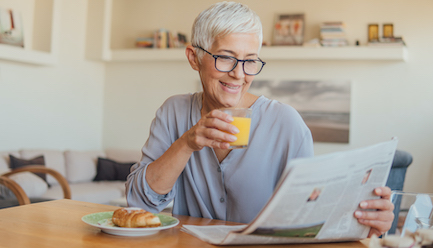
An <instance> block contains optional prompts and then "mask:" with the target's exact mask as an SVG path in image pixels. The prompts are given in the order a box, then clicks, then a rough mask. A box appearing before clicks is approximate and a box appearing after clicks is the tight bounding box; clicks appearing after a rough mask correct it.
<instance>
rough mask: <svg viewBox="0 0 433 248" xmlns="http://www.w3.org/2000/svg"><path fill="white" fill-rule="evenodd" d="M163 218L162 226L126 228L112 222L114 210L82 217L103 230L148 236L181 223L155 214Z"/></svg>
mask: <svg viewBox="0 0 433 248" xmlns="http://www.w3.org/2000/svg"><path fill="white" fill-rule="evenodd" d="M155 216H157V217H158V218H159V219H160V220H161V226H159V227H148V228H125V227H118V226H116V225H114V224H113V223H112V222H111V218H112V217H113V211H110V212H99V213H94V214H88V215H85V216H83V218H81V220H82V221H84V223H86V224H88V225H91V226H94V227H97V228H100V229H101V230H102V231H103V232H105V233H109V234H113V235H120V236H147V235H152V234H155V233H157V232H159V231H161V230H164V229H168V228H172V227H174V226H177V225H178V224H179V220H178V219H176V218H174V217H171V216H167V215H163V214H155Z"/></svg>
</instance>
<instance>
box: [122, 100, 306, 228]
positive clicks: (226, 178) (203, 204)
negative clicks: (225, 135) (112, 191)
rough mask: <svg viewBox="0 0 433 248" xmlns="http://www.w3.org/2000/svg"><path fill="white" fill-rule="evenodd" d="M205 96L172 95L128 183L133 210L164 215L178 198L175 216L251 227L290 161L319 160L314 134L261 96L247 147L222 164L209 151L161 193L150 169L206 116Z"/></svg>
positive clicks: (194, 158)
mask: <svg viewBox="0 0 433 248" xmlns="http://www.w3.org/2000/svg"><path fill="white" fill-rule="evenodd" d="M201 108H202V92H199V93H195V94H187V95H177V96H173V97H170V98H169V99H167V100H166V101H165V103H164V104H163V105H162V106H161V107H160V108H159V109H158V111H157V113H156V117H155V119H154V120H153V121H152V125H151V128H150V135H149V138H148V140H147V142H146V144H145V145H144V147H143V149H142V153H143V156H142V159H141V161H140V162H139V163H137V164H135V165H134V166H133V167H132V168H131V174H130V175H129V176H128V180H127V183H126V195H127V201H128V205H129V206H133V207H141V208H143V209H145V210H147V211H150V212H154V213H156V212H160V211H161V210H162V209H164V208H165V207H166V206H167V204H168V203H169V202H170V201H171V200H172V199H174V205H173V214H180V215H190V216H195V217H204V218H213V219H221V220H229V221H235V222H241V223H248V222H250V221H251V220H253V219H254V217H255V216H256V215H257V214H258V213H259V212H260V210H261V209H262V208H263V207H264V205H265V204H266V202H267V201H268V199H269V198H270V196H271V195H272V193H273V191H274V188H275V186H276V184H277V182H278V179H279V178H280V175H281V173H282V171H283V169H284V167H285V166H286V164H287V163H288V161H289V160H290V159H293V158H298V157H310V156H313V140H312V137H311V132H310V130H309V129H308V127H307V126H306V125H305V123H304V121H303V120H302V118H301V116H300V115H299V114H298V112H297V111H296V110H295V109H293V108H292V107H291V106H289V105H287V104H283V103H280V102H278V101H275V100H269V99H267V98H266V97H264V96H260V97H259V98H258V99H257V100H256V102H255V103H254V104H253V106H252V107H251V108H252V109H253V113H252V121H251V132H250V142H249V146H248V148H247V149H234V150H232V151H231V152H230V153H229V154H228V155H227V157H226V158H225V159H224V160H223V161H222V162H221V163H219V162H218V159H217V157H216V155H215V153H214V150H213V149H212V148H209V147H205V148H203V149H202V150H200V151H196V152H194V153H193V154H192V156H191V158H190V159H189V161H188V163H187V164H186V166H185V169H184V170H183V172H182V174H181V175H180V176H179V178H178V179H177V181H176V183H175V185H174V187H173V189H172V190H171V191H170V192H169V193H168V194H166V195H159V194H157V193H155V192H154V191H153V190H152V189H151V188H150V187H149V185H148V184H147V182H146V180H145V174H146V169H147V166H148V165H149V164H150V163H152V162H153V161H154V160H156V159H157V158H159V157H160V156H161V155H162V154H163V153H164V152H165V151H166V150H167V149H168V148H169V147H170V146H171V144H172V143H173V142H174V141H175V140H177V139H178V138H180V137H181V136H182V134H184V133H185V132H186V131H187V130H189V129H190V128H191V127H192V126H194V125H195V124H196V123H197V122H198V121H199V120H200V118H201V114H200V110H201Z"/></svg>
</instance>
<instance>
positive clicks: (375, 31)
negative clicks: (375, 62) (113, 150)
mask: <svg viewBox="0 0 433 248" xmlns="http://www.w3.org/2000/svg"><path fill="white" fill-rule="evenodd" d="M374 41H379V25H378V24H369V25H368V42H374Z"/></svg>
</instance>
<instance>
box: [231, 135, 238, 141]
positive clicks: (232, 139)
mask: <svg viewBox="0 0 433 248" xmlns="http://www.w3.org/2000/svg"><path fill="white" fill-rule="evenodd" d="M237 139H238V138H237V137H236V136H233V135H230V136H229V141H230V142H233V141H236V140H237Z"/></svg>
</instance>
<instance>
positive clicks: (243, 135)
mask: <svg viewBox="0 0 433 248" xmlns="http://www.w3.org/2000/svg"><path fill="white" fill-rule="evenodd" d="M230 124H232V125H234V126H236V127H237V128H238V129H239V133H237V134H235V136H236V138H238V139H237V140H236V141H235V142H231V143H230V148H234V147H232V146H235V147H236V148H242V147H243V146H244V147H246V146H247V145H248V140H249V138H250V126H251V118H247V117H235V116H233V121H232V122H231V123H230Z"/></svg>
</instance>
